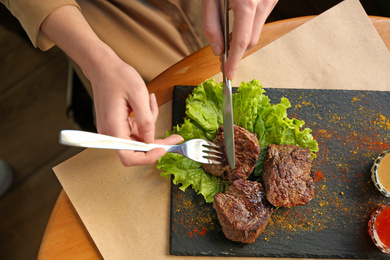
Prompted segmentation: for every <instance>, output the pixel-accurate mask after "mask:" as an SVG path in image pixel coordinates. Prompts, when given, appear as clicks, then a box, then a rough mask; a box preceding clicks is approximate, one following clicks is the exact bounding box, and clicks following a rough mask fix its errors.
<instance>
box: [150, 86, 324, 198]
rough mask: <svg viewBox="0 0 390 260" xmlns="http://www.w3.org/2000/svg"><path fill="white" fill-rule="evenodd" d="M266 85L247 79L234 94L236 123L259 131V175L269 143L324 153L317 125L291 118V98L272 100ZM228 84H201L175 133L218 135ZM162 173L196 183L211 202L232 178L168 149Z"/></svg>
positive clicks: (184, 183)
mask: <svg viewBox="0 0 390 260" xmlns="http://www.w3.org/2000/svg"><path fill="white" fill-rule="evenodd" d="M264 93H265V90H264V89H263V88H262V85H260V82H259V81H258V80H252V81H250V82H248V83H246V82H242V83H241V85H240V86H239V88H238V91H237V93H235V94H233V116H234V123H235V124H236V125H238V126H241V127H244V128H245V129H247V130H248V131H250V132H252V133H256V134H257V136H258V139H259V143H260V147H261V153H260V155H259V160H258V162H257V164H256V167H255V175H256V176H259V175H260V174H261V169H262V165H263V162H264V158H265V154H266V150H267V147H268V144H270V143H275V144H294V145H299V146H301V147H303V148H306V147H309V149H310V151H311V154H312V158H314V157H315V156H316V152H318V143H317V141H316V140H314V139H313V136H312V135H311V129H309V128H305V129H303V130H300V128H301V127H302V126H303V125H304V124H305V122H304V121H302V120H297V119H290V118H288V117H287V109H288V108H290V107H291V104H290V102H289V100H288V99H287V98H281V101H280V103H279V104H275V105H271V104H270V99H269V98H268V97H267V96H266V95H264ZM222 103H223V89H222V83H216V82H215V81H214V79H210V80H206V81H205V82H203V83H202V84H200V85H199V86H197V87H196V88H195V89H194V91H193V92H192V94H190V95H189V97H188V98H187V100H186V115H187V116H186V118H185V119H184V123H182V124H180V125H177V126H174V127H173V131H172V132H171V133H167V135H170V134H179V135H181V136H182V137H183V138H184V140H185V141H187V140H190V139H194V138H202V139H208V140H213V139H214V138H215V135H216V133H217V130H218V128H219V127H220V126H221V125H222V122H223V115H222ZM157 167H158V168H159V169H161V170H162V173H161V175H162V176H164V177H169V176H170V175H173V176H174V178H173V183H174V184H176V185H180V187H179V188H180V189H181V190H183V191H185V190H186V189H187V188H188V187H190V186H191V187H192V189H194V190H195V192H197V193H198V194H202V195H203V196H204V198H205V200H206V202H213V201H214V195H215V194H217V193H218V192H225V191H226V189H227V187H228V182H227V181H224V180H222V179H220V178H218V177H215V176H211V175H210V174H208V173H206V172H205V171H204V170H203V168H202V164H200V163H197V162H194V161H191V160H189V159H187V158H186V157H184V156H182V155H179V154H166V155H164V156H163V157H162V158H160V160H159V163H158V165H157Z"/></svg>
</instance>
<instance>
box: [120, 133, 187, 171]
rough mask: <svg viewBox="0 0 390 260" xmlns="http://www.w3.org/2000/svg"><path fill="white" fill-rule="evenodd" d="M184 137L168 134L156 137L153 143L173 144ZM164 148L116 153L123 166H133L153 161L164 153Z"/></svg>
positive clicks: (181, 140) (179, 141)
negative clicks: (159, 137) (163, 136)
mask: <svg viewBox="0 0 390 260" xmlns="http://www.w3.org/2000/svg"><path fill="white" fill-rule="evenodd" d="M183 141H184V139H183V137H181V136H180V135H176V134H174V135H170V136H168V137H167V138H165V139H158V140H156V142H155V143H158V144H165V145H175V144H179V143H181V142H183ZM165 153H166V150H165V149H161V148H156V149H153V150H150V151H148V152H146V153H145V152H135V151H126V150H118V151H117V154H118V157H119V159H120V160H121V163H122V164H123V165H124V166H135V165H147V164H152V163H155V162H156V161H157V160H158V159H159V158H161V157H162V156H163V155H165Z"/></svg>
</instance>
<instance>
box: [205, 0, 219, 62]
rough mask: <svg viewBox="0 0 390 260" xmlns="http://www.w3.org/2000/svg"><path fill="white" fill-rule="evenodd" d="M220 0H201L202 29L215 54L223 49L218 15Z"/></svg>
mask: <svg viewBox="0 0 390 260" xmlns="http://www.w3.org/2000/svg"><path fill="white" fill-rule="evenodd" d="M219 1H220V0H203V3H202V8H203V30H204V34H205V36H206V38H207V40H208V41H209V43H210V46H211V49H212V50H213V53H214V55H215V56H218V55H220V54H221V53H222V51H223V48H224V47H223V35H222V29H221V22H220V15H219Z"/></svg>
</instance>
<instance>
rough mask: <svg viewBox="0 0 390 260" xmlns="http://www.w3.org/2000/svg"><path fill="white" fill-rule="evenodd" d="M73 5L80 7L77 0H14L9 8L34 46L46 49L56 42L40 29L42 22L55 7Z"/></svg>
mask: <svg viewBox="0 0 390 260" xmlns="http://www.w3.org/2000/svg"><path fill="white" fill-rule="evenodd" d="M64 5H73V6H76V7H78V8H79V9H80V7H79V5H78V4H77V3H76V1H75V0H38V1H37V0H13V1H10V6H9V10H10V11H11V13H12V14H13V15H14V16H15V17H16V18H17V19H18V20H19V22H20V23H21V25H22V27H23V29H24V30H25V31H26V33H27V35H28V37H29V38H30V40H31V42H32V44H33V45H34V47H36V48H37V47H38V48H40V49H41V50H43V51H46V50H48V49H50V48H51V47H53V46H54V43H53V42H52V41H51V40H50V39H49V38H48V37H47V36H46V35H44V34H43V33H42V31H41V30H40V28H41V24H42V22H43V21H44V20H45V18H46V17H47V16H48V15H49V14H50V13H51V12H52V11H53V10H55V9H57V8H59V7H61V6H64Z"/></svg>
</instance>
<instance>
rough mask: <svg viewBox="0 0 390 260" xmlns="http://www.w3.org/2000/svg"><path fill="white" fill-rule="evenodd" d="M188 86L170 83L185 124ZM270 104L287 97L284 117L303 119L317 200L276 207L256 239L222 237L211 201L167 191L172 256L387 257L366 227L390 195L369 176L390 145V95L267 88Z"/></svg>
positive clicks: (178, 118) (176, 112)
mask: <svg viewBox="0 0 390 260" xmlns="http://www.w3.org/2000/svg"><path fill="white" fill-rule="evenodd" d="M193 88H194V87H192V86H175V88H174V92H173V100H174V101H173V125H176V124H179V123H182V122H183V117H184V116H185V113H184V112H185V99H186V98H187V97H188V95H189V94H190V93H191V92H192V90H193ZM265 90H266V93H265V94H266V95H267V96H268V97H269V98H270V99H271V103H279V102H280V98H281V97H287V98H288V99H289V100H290V102H291V104H292V107H291V108H289V109H288V110H287V112H288V117H289V118H297V119H300V120H304V121H305V122H306V124H305V125H304V127H309V128H311V129H312V130H313V132H312V134H313V136H314V138H315V139H316V140H317V141H318V143H319V147H320V151H319V153H318V156H317V158H315V159H314V161H313V167H312V171H314V173H315V174H316V176H317V178H316V182H315V183H316V195H315V198H314V199H313V200H312V201H311V202H310V203H309V204H308V205H305V206H298V207H293V208H280V209H277V210H276V211H275V213H274V214H273V215H272V217H271V221H270V223H269V224H268V226H267V228H266V230H265V231H264V232H263V233H262V234H261V235H260V236H259V237H258V238H257V240H256V242H255V243H254V244H250V245H244V244H241V243H236V242H232V241H230V240H228V239H226V238H225V237H224V235H223V233H222V231H221V228H220V225H219V222H218V219H217V216H216V213H215V211H214V209H213V208H212V204H207V203H205V201H204V199H203V197H202V196H201V195H197V194H196V193H195V192H194V191H193V190H192V189H191V188H188V189H187V190H186V192H182V191H181V190H179V189H178V187H177V186H175V185H172V188H171V226H170V254H172V255H196V256H256V257H300V258H301V257H302V258H306V257H307V258H345V259H349V258H359V259H390V256H389V255H386V254H384V253H382V252H380V251H379V250H378V249H377V248H376V247H375V245H374V244H373V242H372V241H371V238H370V236H369V235H368V232H367V223H368V220H369V218H370V215H371V213H372V212H373V211H374V210H375V209H376V208H377V207H378V206H379V205H381V204H384V203H386V202H389V201H390V199H389V198H386V197H384V196H383V195H381V193H380V192H379V191H377V190H376V189H375V187H374V185H373V183H372V181H371V179H370V176H371V175H370V168H371V166H372V163H373V160H374V159H375V157H376V156H377V155H378V154H379V153H381V152H382V151H384V150H387V149H389V148H390V146H389V145H390V92H377V91H345V90H301V89H300V90H298V89H265Z"/></svg>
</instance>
